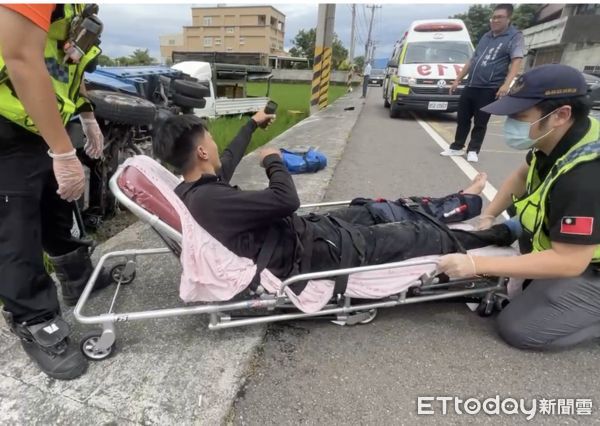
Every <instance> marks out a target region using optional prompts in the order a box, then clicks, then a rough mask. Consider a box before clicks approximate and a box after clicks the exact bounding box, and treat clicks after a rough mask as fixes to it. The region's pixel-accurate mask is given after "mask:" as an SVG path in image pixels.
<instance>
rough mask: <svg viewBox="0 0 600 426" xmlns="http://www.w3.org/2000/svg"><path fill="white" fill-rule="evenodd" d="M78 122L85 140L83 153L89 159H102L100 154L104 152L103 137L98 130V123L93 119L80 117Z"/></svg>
mask: <svg viewBox="0 0 600 426" xmlns="http://www.w3.org/2000/svg"><path fill="white" fill-rule="evenodd" d="M79 121H81V125H82V127H83V133H84V134H85V138H86V140H87V142H86V143H85V146H84V147H83V149H84V150H85V153H86V154H87V155H88V156H89V157H90V158H94V159H98V158H100V157H102V152H103V151H104V135H103V134H102V131H101V130H100V126H99V125H98V122H97V121H96V119H95V118H83V117H82V116H79Z"/></svg>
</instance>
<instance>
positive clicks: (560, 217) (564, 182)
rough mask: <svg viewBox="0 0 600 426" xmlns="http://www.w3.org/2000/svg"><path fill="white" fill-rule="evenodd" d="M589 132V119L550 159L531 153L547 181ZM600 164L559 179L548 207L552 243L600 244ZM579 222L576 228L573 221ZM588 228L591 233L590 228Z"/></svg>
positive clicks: (575, 128) (588, 164) (580, 167)
mask: <svg viewBox="0 0 600 426" xmlns="http://www.w3.org/2000/svg"><path fill="white" fill-rule="evenodd" d="M589 128H590V120H589V118H587V117H586V118H585V119H584V120H580V121H579V122H576V123H574V124H573V126H572V127H571V128H570V129H569V131H568V132H567V133H566V134H565V136H564V137H563V138H562V139H561V141H560V142H559V143H558V145H556V147H555V148H554V149H553V150H552V152H551V153H550V154H549V155H546V154H544V153H543V152H542V151H539V150H535V151H530V152H529V153H528V154H527V164H529V163H530V162H531V156H532V155H535V156H536V158H537V162H536V168H537V171H538V174H539V176H540V179H542V180H543V179H544V178H545V177H546V176H547V175H548V173H549V172H550V169H551V167H552V165H553V164H554V163H556V161H557V160H558V159H559V158H560V157H562V156H563V155H564V154H566V153H567V151H568V150H569V149H570V148H571V147H573V145H575V144H577V142H579V141H580V140H581V139H582V138H583V137H584V136H585V134H586V133H587V132H588V130H589ZM599 182H600V160H595V161H590V162H586V163H583V164H580V165H578V166H576V167H574V168H573V169H571V170H570V171H568V172H567V173H565V174H564V175H562V176H560V177H559V178H557V179H556V181H555V183H554V186H553V187H552V188H551V189H550V192H549V194H548V203H547V211H546V214H547V217H548V234H549V236H550V240H551V241H555V242H559V243H565V244H582V245H592V244H600V183H599ZM579 218H582V219H580V223H579V225H578V226H577V228H575V229H574V228H573V226H569V225H570V221H572V220H573V219H575V221H577V220H578V219H579ZM587 225H589V232H588V226H587Z"/></svg>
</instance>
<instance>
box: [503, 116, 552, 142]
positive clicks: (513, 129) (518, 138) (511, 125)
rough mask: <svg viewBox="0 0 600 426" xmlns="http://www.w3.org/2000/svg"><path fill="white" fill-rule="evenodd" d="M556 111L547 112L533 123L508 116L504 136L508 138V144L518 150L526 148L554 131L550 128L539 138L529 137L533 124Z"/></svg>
mask: <svg viewBox="0 0 600 426" xmlns="http://www.w3.org/2000/svg"><path fill="white" fill-rule="evenodd" d="M555 111H556V110H555ZM555 111H552V112H551V113H550V114H546V115H545V116H543V117H541V118H539V119H537V120H535V121H534V122H533V123H529V122H528V121H519V120H515V119H514V118H510V117H506V121H505V122H504V138H505V139H506V144H507V145H508V146H510V147H511V148H514V149H518V150H526V149H529V148H531V147H532V146H533V145H535V143H536V142H537V141H539V140H540V139H542V138H545V137H546V136H548V135H549V134H550V133H552V132H553V131H554V129H550V130H549V131H548V132H547V133H546V134H544V135H542V136H540V137H539V138H537V139H531V138H530V137H529V131H530V130H531V126H532V125H534V124H535V123H537V122H538V121H541V120H543V119H544V118H546V117H548V116H549V115H551V114H554V112H555Z"/></svg>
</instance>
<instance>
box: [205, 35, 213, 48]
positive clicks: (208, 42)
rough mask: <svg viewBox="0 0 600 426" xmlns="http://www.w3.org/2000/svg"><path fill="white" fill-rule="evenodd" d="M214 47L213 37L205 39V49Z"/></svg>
mask: <svg viewBox="0 0 600 426" xmlns="http://www.w3.org/2000/svg"><path fill="white" fill-rule="evenodd" d="M209 46H212V37H204V47H209Z"/></svg>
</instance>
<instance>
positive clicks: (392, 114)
mask: <svg viewBox="0 0 600 426" xmlns="http://www.w3.org/2000/svg"><path fill="white" fill-rule="evenodd" d="M399 116H400V112H399V111H398V108H396V107H395V105H394V104H391V105H390V118H398V117H399Z"/></svg>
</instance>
